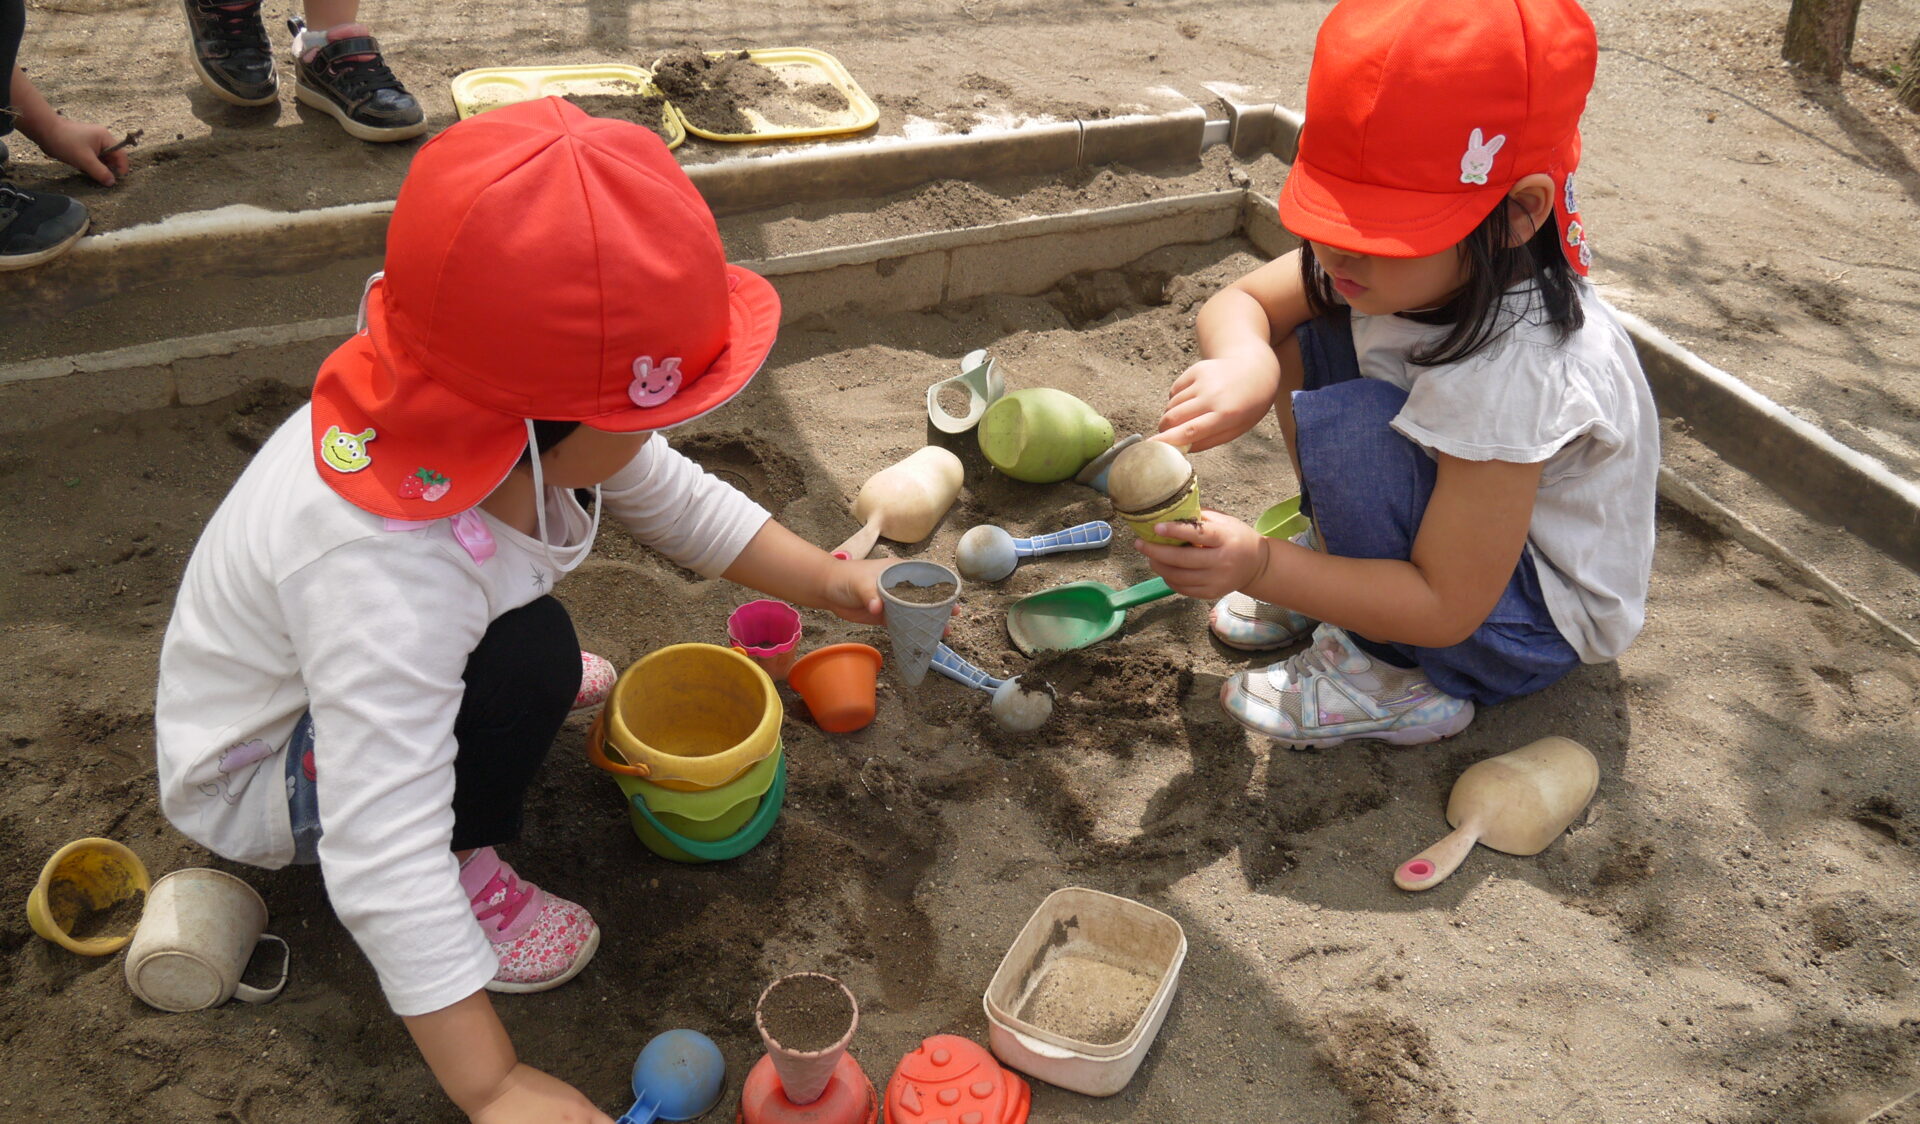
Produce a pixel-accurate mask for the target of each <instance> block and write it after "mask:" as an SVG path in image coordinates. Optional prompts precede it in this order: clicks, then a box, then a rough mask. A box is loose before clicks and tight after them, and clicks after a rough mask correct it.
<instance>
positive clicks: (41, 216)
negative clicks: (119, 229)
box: [0, 147, 87, 272]
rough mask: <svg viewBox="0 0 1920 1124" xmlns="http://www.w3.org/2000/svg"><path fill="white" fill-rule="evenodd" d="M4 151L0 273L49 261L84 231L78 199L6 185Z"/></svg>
mask: <svg viewBox="0 0 1920 1124" xmlns="http://www.w3.org/2000/svg"><path fill="white" fill-rule="evenodd" d="M6 152H7V150H6V149H5V148H4V147H0V272H4V271H6V270H9V269H25V268H27V267H28V266H30V265H39V264H40V263H41V262H43V261H52V260H53V259H54V258H57V257H59V256H60V255H61V254H64V253H66V252H67V250H68V249H70V248H72V246H73V244H74V243H75V242H78V241H80V236H81V235H82V234H85V233H86V232H87V209H86V208H85V207H83V206H81V205H80V201H79V200H77V199H69V198H67V197H66V196H64V195H55V194H54V193H52V192H50V191H28V190H26V189H25V188H19V187H15V186H13V184H11V183H8V182H7V180H6Z"/></svg>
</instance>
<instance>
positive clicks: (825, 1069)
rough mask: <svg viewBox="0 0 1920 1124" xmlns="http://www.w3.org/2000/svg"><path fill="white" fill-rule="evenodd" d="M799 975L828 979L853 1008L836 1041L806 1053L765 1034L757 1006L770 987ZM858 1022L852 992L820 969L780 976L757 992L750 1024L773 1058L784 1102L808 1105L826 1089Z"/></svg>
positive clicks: (763, 1002) (857, 1007)
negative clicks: (787, 1046) (758, 998)
mask: <svg viewBox="0 0 1920 1124" xmlns="http://www.w3.org/2000/svg"><path fill="white" fill-rule="evenodd" d="M803 976H818V977H819V978H821V979H823V980H831V981H832V982H833V985H834V986H835V987H837V988H839V989H840V991H841V993H842V994H844V995H845V996H846V997H847V1006H848V1007H849V1008H850V1009H851V1010H852V1011H853V1017H852V1018H850V1019H848V1020H847V1032H846V1033H845V1034H843V1035H841V1036H840V1041H838V1042H835V1043H834V1044H833V1045H831V1046H829V1047H827V1048H826V1049H824V1050H814V1051H812V1052H810V1053H802V1052H800V1051H798V1050H789V1049H787V1048H786V1047H785V1046H782V1045H781V1044H780V1043H779V1042H778V1041H776V1040H775V1039H774V1037H773V1035H771V1034H769V1033H767V1022H766V1019H765V1018H763V1017H762V1016H761V1013H760V1009H761V1008H762V1007H763V1006H765V1005H766V1002H767V996H769V995H771V994H773V989H774V988H776V987H779V986H780V985H781V984H783V983H785V982H786V981H788V980H792V979H799V978H801V977H803ZM859 1025H860V1004H859V1001H857V1000H856V999H854V997H853V992H851V991H849V990H847V985H846V984H843V983H841V982H840V981H839V980H837V979H834V978H833V977H832V976H829V975H827V974H825V973H824V972H795V973H793V974H792V975H787V976H781V977H780V978H779V979H777V980H775V981H773V982H772V983H770V984H768V985H767V989H766V990H765V991H763V992H761V993H760V1000H759V1002H757V1003H755V1004H754V1005H753V1027H754V1029H755V1030H758V1031H759V1032H760V1041H761V1042H763V1043H765V1044H766V1047H767V1057H768V1058H770V1059H771V1060H772V1061H773V1068H774V1072H776V1073H778V1074H779V1075H780V1090H781V1092H783V1093H785V1094H786V1098H787V1100H788V1101H790V1102H792V1103H793V1104H796V1105H803V1104H812V1103H813V1102H814V1101H817V1100H819V1099H820V1094H821V1093H824V1092H826V1089H827V1083H828V1082H829V1081H831V1080H832V1079H833V1071H834V1070H835V1069H837V1068H839V1066H840V1058H841V1057H842V1056H843V1055H844V1054H845V1053H846V1052H847V1044H848V1043H849V1042H852V1041H853V1032H854V1030H855V1029H857V1028H858V1027H859Z"/></svg>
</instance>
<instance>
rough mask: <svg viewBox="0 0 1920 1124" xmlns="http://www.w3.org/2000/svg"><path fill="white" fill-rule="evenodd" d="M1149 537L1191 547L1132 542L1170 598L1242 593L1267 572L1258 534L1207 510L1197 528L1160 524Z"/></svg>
mask: <svg viewBox="0 0 1920 1124" xmlns="http://www.w3.org/2000/svg"><path fill="white" fill-rule="evenodd" d="M1154 531H1155V532H1157V533H1159V534H1161V535H1164V536H1166V537H1167V538H1170V539H1179V540H1181V541H1182V542H1187V543H1192V544H1193V545H1192V546H1166V545H1164V544H1161V543H1152V542H1148V541H1146V540H1145V539H1137V540H1135V543H1134V545H1135V546H1137V547H1139V548H1140V552H1141V553H1142V554H1145V555H1146V556H1147V561H1148V562H1149V563H1150V564H1151V565H1152V566H1153V572H1154V573H1156V574H1159V575H1160V576H1161V577H1162V578H1165V579H1166V581H1167V584H1168V585H1170V586H1172V587H1173V591H1174V592H1175V593H1179V594H1183V595H1185V596H1187V597H1202V598H1207V599H1209V600H1211V599H1212V598H1215V597H1224V596H1226V595H1227V594H1229V593H1232V592H1233V591H1234V590H1236V589H1245V588H1247V587H1248V586H1250V585H1252V584H1253V583H1254V582H1256V581H1258V580H1260V575H1262V574H1264V573H1266V572H1267V540H1266V539H1264V538H1262V537H1261V536H1260V533H1259V532H1258V531H1255V530H1254V529H1253V528H1252V527H1249V526H1247V525H1246V524H1245V523H1242V522H1240V521H1239V520H1238V519H1235V518H1233V517H1232V516H1229V515H1222V514H1220V513H1219V512H1217V511H1213V510H1211V509H1208V510H1206V511H1203V512H1201V513H1200V525H1199V526H1197V527H1196V526H1194V525H1193V524H1191V523H1160V524H1157V525H1155V527H1154Z"/></svg>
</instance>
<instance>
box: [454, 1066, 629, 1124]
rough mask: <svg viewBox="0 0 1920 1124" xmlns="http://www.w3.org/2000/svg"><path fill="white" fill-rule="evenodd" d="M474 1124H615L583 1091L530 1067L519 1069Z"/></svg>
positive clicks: (479, 1112)
mask: <svg viewBox="0 0 1920 1124" xmlns="http://www.w3.org/2000/svg"><path fill="white" fill-rule="evenodd" d="M467 1119H469V1120H471V1121H473V1124H613V1118H612V1117H611V1116H608V1115H607V1114H606V1113H604V1112H601V1111H600V1110H599V1109H597V1108H595V1107H594V1106H593V1102H592V1101H589V1100H588V1099H587V1098H586V1097H585V1096H584V1095H582V1094H581V1092H580V1090H578V1089H575V1088H574V1087H573V1086H571V1085H569V1084H567V1083H566V1082H564V1081H562V1080H560V1079H559V1078H557V1077H554V1076H552V1075H551V1074H546V1073H542V1072H540V1071H539V1070H537V1069H535V1068H533V1067H532V1066H530V1065H524V1064H520V1065H515V1066H514V1067H513V1069H512V1070H511V1071H509V1072H508V1074H507V1076H506V1077H505V1078H504V1079H503V1080H502V1081H501V1082H500V1086H499V1088H498V1089H496V1090H495V1091H494V1095H493V1098H492V1099H491V1100H489V1101H488V1102H487V1103H486V1104H484V1105H482V1106H481V1107H479V1108H477V1109H475V1110H474V1111H473V1113H472V1114H471V1115H470V1116H468V1118H467Z"/></svg>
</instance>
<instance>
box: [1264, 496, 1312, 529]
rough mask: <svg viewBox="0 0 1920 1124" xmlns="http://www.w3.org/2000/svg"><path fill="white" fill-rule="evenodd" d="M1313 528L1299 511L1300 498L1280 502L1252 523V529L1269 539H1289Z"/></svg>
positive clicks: (1295, 497)
mask: <svg viewBox="0 0 1920 1124" xmlns="http://www.w3.org/2000/svg"><path fill="white" fill-rule="evenodd" d="M1311 526H1313V520H1311V519H1309V518H1307V517H1306V515H1305V514H1303V513H1302V512H1301V510H1300V497H1299V496H1294V497H1293V498H1292V499H1285V500H1281V501H1280V502H1279V503H1277V504H1274V505H1273V506H1272V507H1270V508H1268V509H1266V510H1265V511H1263V512H1261V513H1260V518H1258V519H1255V520H1254V521H1253V529H1254V531H1256V532H1257V533H1259V534H1261V535H1263V536H1265V537H1267V538H1270V539H1290V538H1292V537H1293V536H1295V535H1297V534H1299V533H1300V532H1302V531H1304V530H1306V529H1307V528H1308V527H1311Z"/></svg>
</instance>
